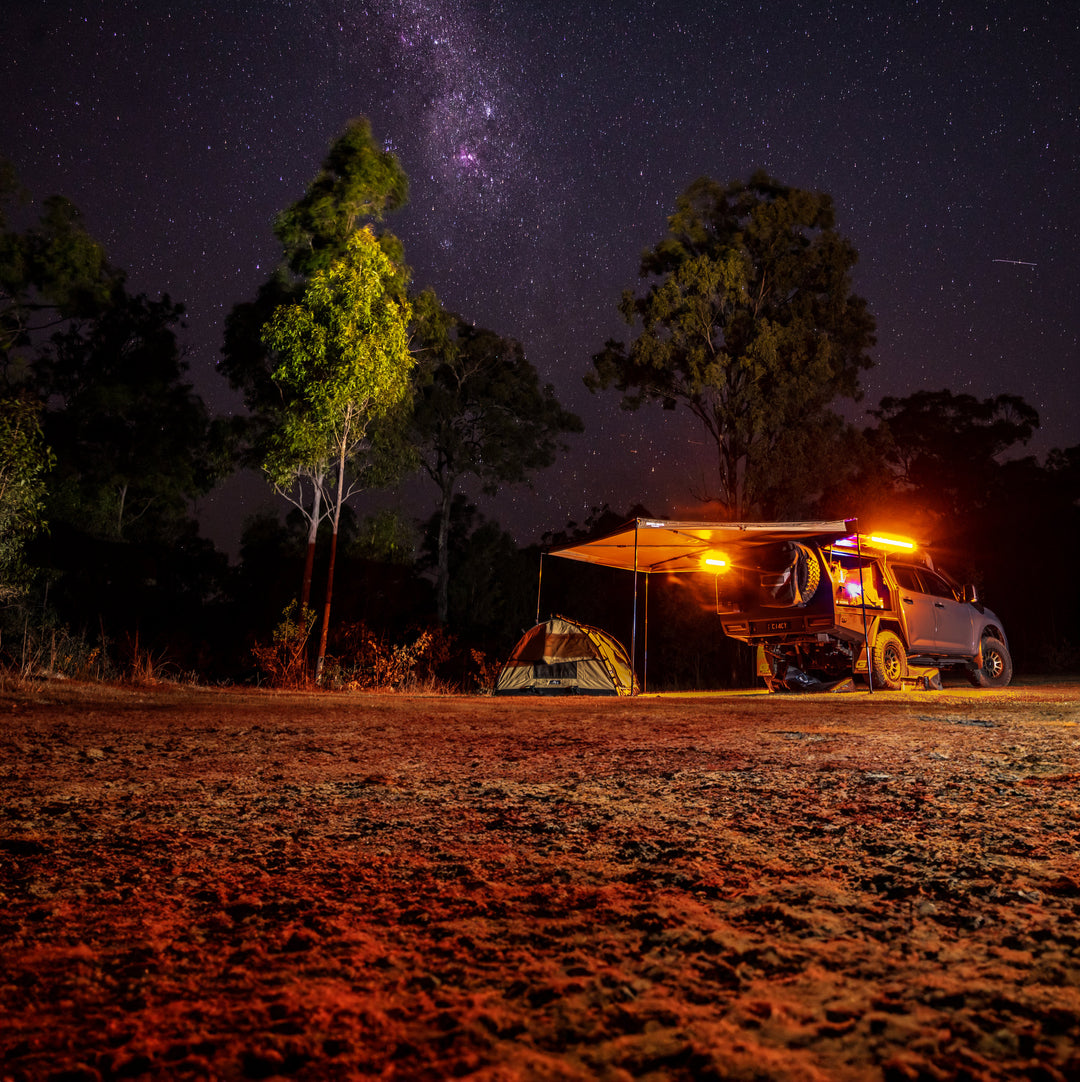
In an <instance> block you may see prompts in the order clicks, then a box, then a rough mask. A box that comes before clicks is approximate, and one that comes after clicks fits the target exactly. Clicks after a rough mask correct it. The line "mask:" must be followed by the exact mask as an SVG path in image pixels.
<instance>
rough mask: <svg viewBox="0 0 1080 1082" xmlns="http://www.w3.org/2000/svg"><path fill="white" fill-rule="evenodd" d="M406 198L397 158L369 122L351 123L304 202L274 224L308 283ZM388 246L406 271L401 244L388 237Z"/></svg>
mask: <svg viewBox="0 0 1080 1082" xmlns="http://www.w3.org/2000/svg"><path fill="white" fill-rule="evenodd" d="M408 197H409V180H408V177H407V176H406V175H405V171H404V170H403V169H402V168H401V163H400V162H399V161H398V159H397V156H396V155H394V154H392V153H391V152H389V151H386V150H383V149H381V148H380V147H379V146H378V144H377V143H376V141H375V137H374V136H373V135H372V132H371V123H370V121H368V119H367V118H366V117H358V118H357V119H355V120H351V121H349V123H348V125H347V126H346V128H345V131H344V132H343V133H342V134H341V135H340V136H338V138H337V139H336V140H334V142H333V143H332V144H331V146H330V151H329V153H328V154H327V156H326V159H325V161H324V162H323V166H322V170H321V171H320V172H319V174H318V176H316V177H315V179H314V180H313V181H312V182H311V184H309V185H308V189H307V192H306V193H305V194H304V196H303V198H302V199H299V200H297V201H296V202H295V203H293V204H292V206H290V207H289V208H288V209H287V210H284V211H282V212H281V213H280V214H279V215H278V216H277V218H276V219H275V221H274V233H275V235H276V236H277V238H278V240H279V241H280V242H281V246H282V249H283V250H284V253H285V259H286V262H287V264H288V266H289V268H290V270H292V271H293V273H295V274H298V275H301V276H303V277H308V276H310V275H311V274H313V273H314V272H315V271H317V270H321V269H324V268H325V267H327V266H329V264H330V263H332V262H333V261H334V260H336V259H340V258H341V256H343V255H344V254H345V251H346V249H347V247H348V242H349V238H350V237H351V236H352V234H353V233H355V232H356V230H357V229H359V228H360V227H361V225H363V224H364V222H365V221H377V222H381V221H382V219H383V216H384V215H385V214H387V213H389V212H391V211H394V210H397V209H398V208H399V207H402V206H404V205H405V203H406V201H407V200H408ZM387 245H388V250H387V255H388V257H389V258H390V259H391V261H392V262H393V263H396V264H398V265H400V266H402V267H403V260H402V259H401V248H400V243H399V242H398V241H397V239H396V238H394V237H392V236H390V235H387ZM401 285H402V288H403V282H402V283H401ZM400 291H401V290H399V292H400Z"/></svg>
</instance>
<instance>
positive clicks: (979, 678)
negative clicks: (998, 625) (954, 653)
mask: <svg viewBox="0 0 1080 1082" xmlns="http://www.w3.org/2000/svg"><path fill="white" fill-rule="evenodd" d="M982 660H983V663H982V668H980V669H976V668H974V667H973V668H970V669H968V679H969V680H970V681H971V682H972V684H974V686H975V687H977V688H1007V687H1008V686H1009V684H1010V683H1011V682H1012V675H1013V663H1012V657H1011V656H1010V655H1009V648H1008V647H1007V646H1006V645H1005V644H1004V643H1003V642H1002V641H1001V640H1000V639H995V638H994V637H993V636H992V635H987V636H986V638H984V639H983V641H982Z"/></svg>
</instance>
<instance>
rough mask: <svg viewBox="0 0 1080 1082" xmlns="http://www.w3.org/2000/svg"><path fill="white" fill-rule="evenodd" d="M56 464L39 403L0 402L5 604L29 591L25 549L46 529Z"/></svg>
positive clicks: (12, 397) (1, 593) (14, 397)
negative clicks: (48, 488) (48, 486)
mask: <svg viewBox="0 0 1080 1082" xmlns="http://www.w3.org/2000/svg"><path fill="white" fill-rule="evenodd" d="M54 461H55V459H54V456H53V454H52V452H51V451H50V450H49V448H48V447H47V446H46V445H45V440H44V436H43V434H42V430H41V406H40V404H39V403H38V402H37V400H36V399H34V398H32V397H31V396H30V395H28V394H25V393H23V394H9V395H6V396H3V397H0V600H4V599H6V598H10V597H12V596H14V595H16V594H18V593H19V592H20V591H21V590H22V588H23V587H24V586H25V583H26V580H27V578H28V572H27V569H26V567H25V564H24V561H23V550H24V545H25V542H26V541H27V539H28V538H30V537H32V536H33V535H34V534H35V533H37V532H38V530H40V529H42V528H43V527H44V526H45V477H46V474H47V473H48V472H49V470H50V469H51V468H52V466H53V464H54Z"/></svg>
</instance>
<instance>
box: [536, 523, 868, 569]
mask: <svg viewBox="0 0 1080 1082" xmlns="http://www.w3.org/2000/svg"><path fill="white" fill-rule="evenodd" d="M855 526H856V524H855V521H854V520H852V519H849V520H843V519H839V520H836V521H828V522H664V521H662V520H659V519H647V518H639V519H634V520H633V521H631V522H627V523H626V524H625V525H623V526H620V527H619V529H617V530H616V531H615V532H614V533H609V534H606V535H605V536H604V537H596V538H593V539H592V540H591V541H581V542H578V543H577V544H575V545H565V546H564V547H562V548H557V549H551V550H550V551H549V552H548V555H549V556H562V557H564V558H565V559H568V560H581V561H583V562H584V563H590V564H598V565H599V566H601V567H619V568H622V569H623V570H625V571H643V572H645V573H646V574H650V573H653V572H658V571H659V572H664V573H670V572H678V571H702V570H705V569H706V567H705V566H704V564H705V561H706V560H707V559H708V558H709V553H710V552H711V551H713V550H717V551H718V552H722V551H723V549H724V547H725V546H729V545H747V544H770V543H773V542H776V541H811V540H812V541H820V542H826V543H827V542H830V541H837V540H839V539H840V538H842V537H847V536H848V535H850V534H851V533H853V532H854V530H855Z"/></svg>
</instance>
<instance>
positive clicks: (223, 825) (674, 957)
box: [0, 682, 1080, 1082]
mask: <svg viewBox="0 0 1080 1082" xmlns="http://www.w3.org/2000/svg"><path fill="white" fill-rule="evenodd" d="M0 717H2V718H3V722H2V724H0V767H2V776H0V792H2V798H3V803H2V810H0V954H2V960H0V961H2V964H0V1079H3V1080H4V1082H24V1080H38V1079H43V1080H51V1082H84V1080H87V1082H89V1080H103V1079H116V1078H135V1079H242V1078H279V1077H287V1078H292V1079H301V1080H310V1079H375V1078H378V1079H408V1080H414V1079H415V1080H427V1079H432V1080H434V1079H445V1078H453V1077H456V1078H467V1079H472V1080H477V1082H479V1080H484V1082H514V1080H524V1079H528V1080H547V1082H557V1080H572V1079H576V1080H583V1079H603V1080H610V1082H616V1080H630V1079H635V1080H660V1079H664V1080H667V1079H694V1080H710V1079H712V1080H719V1079H759V1080H767V1079H768V1080H781V1079H783V1080H800V1082H809V1080H826V1079H828V1080H833V1079H837V1080H846V1079H859V1080H862V1079H883V1080H890V1082H891V1080H900V1079H928V1080H931V1079H933V1080H939V1079H980V1080H981V1079H1006V1078H1009V1079H1046V1080H1051V1079H1058V1080H1062V1079H1077V1078H1080V1051H1078V1047H1080V921H1078V917H1080V857H1078V852H1080V794H1078V788H1077V784H1078V781H1080V728H1078V722H1080V684H1078V683H1075V682H1072V683H1058V684H1052V685H1051V684H1043V685H1034V684H1032V685H1028V686H1021V687H1016V688H1012V689H1010V690H1008V691H1005V692H987V691H980V692H976V691H972V690H968V689H966V688H964V689H962V688H957V687H950V688H947V689H946V690H945V691H939V692H927V691H905V692H899V693H889V692H878V693H877V694H875V695H872V696H871V695H868V694H866V693H854V694H849V695H822V696H769V695H765V694H749V693H743V694H718V695H707V696H706V695H700V696H659V697H653V696H648V697H642V698H639V699H635V700H627V699H606V700H605V699H586V698H576V699H492V698H480V697H464V696H462V697H453V696H446V697H416V696H404V695H400V696H379V695H361V694H356V695H349V694H285V693H271V692H260V693H255V692H237V691H217V690H201V689H197V688H182V687H163V688H151V689H117V688H103V687H72V686H68V685H59V684H50V685H47V686H45V687H43V688H40V689H38V690H34V691H32V692H28V693H15V692H10V691H9V692H6V693H3V694H0Z"/></svg>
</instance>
